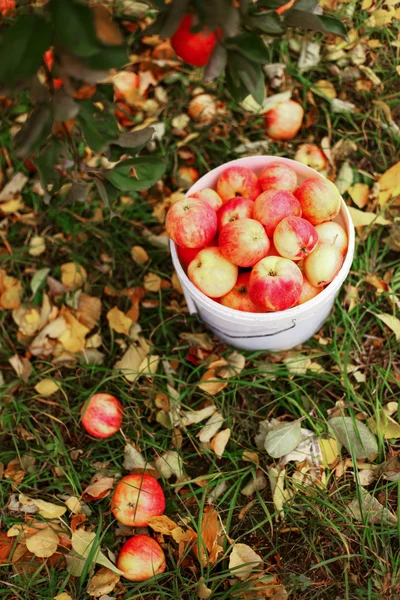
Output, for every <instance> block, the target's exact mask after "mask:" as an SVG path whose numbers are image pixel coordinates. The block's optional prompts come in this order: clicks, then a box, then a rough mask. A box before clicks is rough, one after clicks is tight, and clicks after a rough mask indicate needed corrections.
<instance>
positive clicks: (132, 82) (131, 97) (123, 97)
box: [112, 71, 140, 106]
mask: <svg viewBox="0 0 400 600" xmlns="http://www.w3.org/2000/svg"><path fill="white" fill-rule="evenodd" d="M112 81H113V84H114V94H115V99H116V100H117V101H120V102H126V103H127V104H129V105H131V106H134V105H135V103H136V102H137V98H138V91H137V90H138V89H139V84H140V79H139V76H138V75H136V73H133V72H132V71H120V72H119V73H117V74H116V75H114V77H113V80H112Z"/></svg>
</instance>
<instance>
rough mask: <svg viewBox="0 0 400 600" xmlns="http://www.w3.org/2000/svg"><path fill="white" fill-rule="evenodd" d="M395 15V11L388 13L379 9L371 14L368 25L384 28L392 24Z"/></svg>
mask: <svg viewBox="0 0 400 600" xmlns="http://www.w3.org/2000/svg"><path fill="white" fill-rule="evenodd" d="M394 14H395V11H394V10H390V11H388V10H384V9H383V8H378V9H377V10H374V11H373V12H372V13H371V16H370V18H369V19H368V21H367V23H368V24H370V25H372V26H374V27H384V26H385V25H389V24H390V23H391V22H392V19H393V17H394Z"/></svg>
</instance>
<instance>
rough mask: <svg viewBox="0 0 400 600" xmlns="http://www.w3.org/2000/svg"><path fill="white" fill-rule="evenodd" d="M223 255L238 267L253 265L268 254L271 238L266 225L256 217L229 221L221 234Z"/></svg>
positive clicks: (219, 242)
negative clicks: (265, 227) (266, 231)
mask: <svg viewBox="0 0 400 600" xmlns="http://www.w3.org/2000/svg"><path fill="white" fill-rule="evenodd" d="M218 244H219V247H220V250H221V252H222V254H223V256H224V257H225V258H226V259H227V260H229V262H231V263H233V264H234V265H237V266H238V267H252V266H253V265H255V264H256V263H257V262H258V261H259V260H261V259H262V258H264V256H266V255H267V253H268V250H269V239H268V237H267V234H266V233H265V229H264V227H263V226H262V225H261V223H259V222H258V221H256V220H254V219H238V220H237V221H232V222H231V223H227V224H226V225H225V226H224V227H223V228H222V229H221V232H220V234H219V238H218Z"/></svg>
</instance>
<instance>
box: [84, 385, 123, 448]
mask: <svg viewBox="0 0 400 600" xmlns="http://www.w3.org/2000/svg"><path fill="white" fill-rule="evenodd" d="M81 414H82V420H81V422H82V425H83V427H84V428H85V429H86V431H87V432H88V433H89V434H90V435H92V436H93V437H96V438H100V439H103V438H108V437H110V436H112V435H114V433H117V431H118V430H119V428H120V427H121V424H122V417H123V408H122V404H121V403H120V402H119V400H117V398H116V397H115V396H112V395H111V394H94V395H93V396H92V397H91V398H90V400H89V402H87V403H86V404H85V405H84V406H83V407H82V410H81Z"/></svg>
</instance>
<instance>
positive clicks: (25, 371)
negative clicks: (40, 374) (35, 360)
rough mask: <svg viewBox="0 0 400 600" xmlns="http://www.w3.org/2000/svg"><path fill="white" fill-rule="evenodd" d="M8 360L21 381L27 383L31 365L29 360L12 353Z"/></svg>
mask: <svg viewBox="0 0 400 600" xmlns="http://www.w3.org/2000/svg"><path fill="white" fill-rule="evenodd" d="M8 362H9V363H10V365H11V366H12V368H13V369H14V371H15V372H16V374H17V375H18V377H21V379H22V381H23V382H24V383H27V382H28V381H29V377H30V376H31V373H32V365H31V363H30V362H29V360H28V359H27V358H25V356H18V354H14V356H12V357H11V358H10V359H9V360H8Z"/></svg>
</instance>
